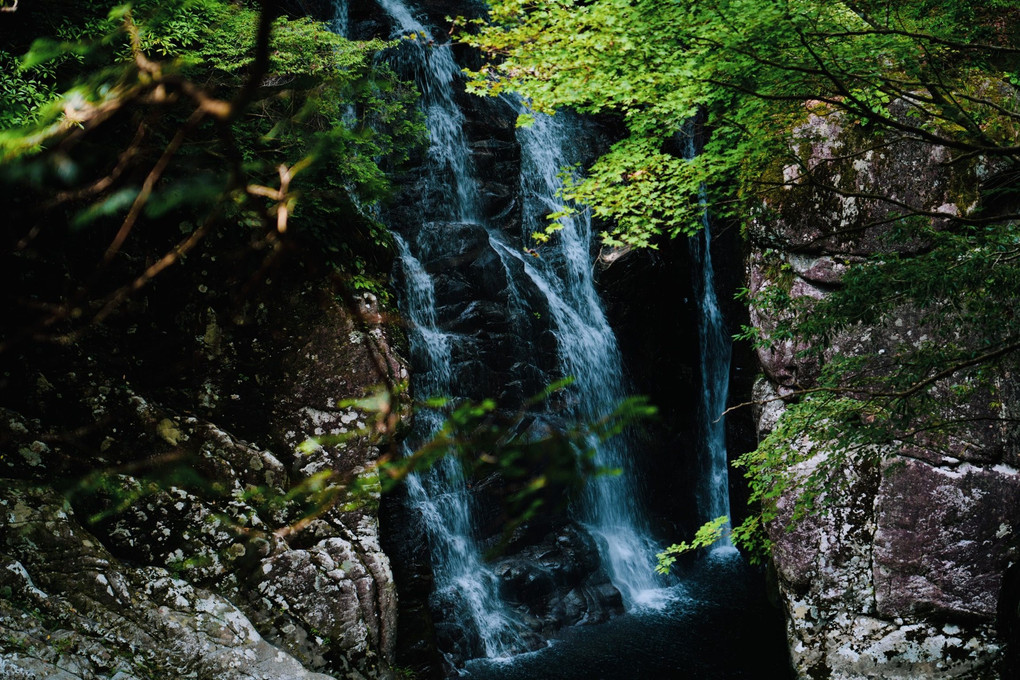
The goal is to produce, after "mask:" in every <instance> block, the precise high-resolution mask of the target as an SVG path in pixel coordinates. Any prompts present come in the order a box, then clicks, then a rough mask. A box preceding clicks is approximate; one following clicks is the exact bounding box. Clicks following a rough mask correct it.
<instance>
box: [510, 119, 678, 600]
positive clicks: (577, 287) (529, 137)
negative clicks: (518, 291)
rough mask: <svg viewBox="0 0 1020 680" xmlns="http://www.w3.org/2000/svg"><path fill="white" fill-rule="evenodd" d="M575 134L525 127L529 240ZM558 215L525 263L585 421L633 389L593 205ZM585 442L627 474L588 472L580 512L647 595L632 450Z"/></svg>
mask: <svg viewBox="0 0 1020 680" xmlns="http://www.w3.org/2000/svg"><path fill="white" fill-rule="evenodd" d="M572 136H573V137H574V138H576V135H572V130H571V129H570V126H569V125H568V124H567V122H566V121H565V120H564V117H563V114H560V115H559V116H558V117H556V118H552V117H549V116H544V115H536V116H535V121H534V123H533V124H532V125H531V126H530V127H528V128H522V129H519V130H518V136H517V137H518V140H519V141H520V144H521V156H522V171H521V189H522V194H523V196H524V202H525V205H524V214H525V217H524V220H523V232H522V239H524V242H525V243H526V242H528V239H530V235H531V234H532V233H533V232H535V231H540V230H541V229H543V228H544V227H545V219H546V215H548V214H549V213H551V212H554V211H558V210H560V208H561V207H562V206H561V201H560V199H559V198H558V196H557V192H558V190H559V188H560V186H561V180H560V178H559V173H560V171H561V169H562V168H563V167H564V166H566V165H568V162H569V160H571V159H569V158H568V156H569V153H568V151H569V148H568V147H569V142H570V139H571V138H572ZM561 223H562V225H563V228H562V229H561V230H560V231H558V232H557V233H556V235H555V236H554V237H553V238H552V239H551V240H550V242H549V244H548V245H546V246H543V247H542V248H541V257H540V258H530V257H527V258H524V259H526V260H528V262H526V266H525V271H526V272H527V275H528V276H529V278H531V280H532V281H533V282H534V283H535V285H536V286H537V287H538V288H539V289H540V290H541V291H542V292H543V293H544V294H545V296H546V298H547V299H548V301H549V312H550V315H551V316H552V322H553V329H554V330H553V332H554V333H555V335H556V339H557V346H558V354H559V357H558V358H559V370H560V373H561V374H562V375H564V376H572V377H573V378H574V380H575V382H574V384H573V385H571V387H570V392H571V396H572V399H571V401H570V403H571V411H572V413H571V414H570V415H571V416H573V417H574V418H575V419H577V420H579V421H582V422H595V421H597V420H599V419H601V418H603V417H605V416H606V415H608V414H609V413H611V412H612V411H613V409H614V408H615V407H616V406H617V405H618V404H619V403H620V401H622V400H623V398H624V397H625V396H626V393H625V387H624V386H625V380H624V377H623V360H622V357H621V356H620V351H619V349H618V347H617V343H616V337H615V335H614V334H613V331H612V329H611V328H610V326H609V322H608V321H607V319H606V315H605V312H604V311H603V309H602V303H601V301H600V300H599V297H598V295H597V293H596V290H595V284H594V281H593V276H592V264H593V263H592V256H591V236H592V234H591V218H590V214H589V213H587V212H584V213H579V214H575V215H572V216H570V217H567V218H564V219H563V220H561ZM588 444H589V445H590V446H591V447H593V448H594V450H595V456H594V463H595V464H596V465H598V466H600V467H604V468H607V469H613V470H619V471H620V474H618V475H602V476H599V477H596V478H595V479H593V480H591V481H590V482H589V483H588V485H587V488H586V493H585V498H584V499H583V501H582V503H581V507H580V508H577V512H578V513H579V515H580V519H581V520H582V522H583V523H584V524H585V526H586V527H587V529H588V530H589V532H590V533H591V534H592V535H593V536H595V537H596V539H597V541H598V544H599V551H600V554H601V557H602V563H603V565H604V566H605V568H606V569H607V571H608V572H609V576H610V580H611V581H612V582H613V585H615V586H616V587H617V588H618V589H619V590H620V592H621V594H622V595H623V597H624V601H625V603H626V604H627V605H628V606H633V605H635V604H643V603H650V602H651V600H650V594H651V593H653V592H656V591H657V589H658V588H659V586H660V584H659V583H658V582H657V580H656V577H655V575H654V559H653V556H654V555H655V553H656V552H657V551H658V548H657V547H656V545H655V543H654V542H653V541H652V540H651V539H650V537H649V536H648V530H647V527H646V526H645V522H644V511H643V509H642V508H641V505H640V498H641V493H640V492H639V490H638V489H637V488H636V485H635V482H634V479H635V470H634V469H633V468H632V465H631V455H632V451H631V450H630V447H629V446H628V442H627V440H626V438H625V437H622V436H621V437H616V438H614V439H612V440H610V441H607V442H602V443H598V442H594V441H592V442H589V443H588Z"/></svg>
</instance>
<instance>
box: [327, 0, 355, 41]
mask: <svg viewBox="0 0 1020 680" xmlns="http://www.w3.org/2000/svg"><path fill="white" fill-rule="evenodd" d="M329 28H330V30H331V31H333V32H334V33H336V34H337V35H339V36H343V37H345V38H346V37H347V36H348V33H349V30H350V26H349V25H348V8H347V0H333V19H332V20H331V21H330V23H329Z"/></svg>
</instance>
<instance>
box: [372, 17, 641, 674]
mask: <svg viewBox="0 0 1020 680" xmlns="http://www.w3.org/2000/svg"><path fill="white" fill-rule="evenodd" d="M379 4H380V6H381V7H382V8H383V9H384V10H385V11H386V12H387V14H389V16H390V17H391V19H392V20H393V22H394V23H395V25H396V26H397V31H396V33H397V34H399V35H400V36H404V37H405V38H404V40H402V45H401V47H400V48H399V49H398V50H397V53H396V55H395V56H394V60H395V62H396V63H395V65H396V67H397V68H398V70H399V71H400V72H402V73H405V74H407V73H409V74H413V77H414V78H415V80H416V82H417V84H418V86H419V88H420V89H421V91H422V106H423V109H424V111H425V114H426V124H427V127H428V130H429V135H430V145H429V152H428V159H427V163H426V166H427V167H426V170H425V174H424V178H423V180H422V184H421V187H420V188H419V191H420V192H421V196H422V199H421V204H420V206H419V208H420V214H419V215H418V219H419V220H420V226H418V227H415V228H411V229H410V231H411V232H413V236H409V237H408V238H406V239H404V238H399V237H398V239H397V243H398V248H399V254H400V261H401V263H402V270H403V273H404V281H405V284H404V293H403V296H402V297H403V301H402V306H403V311H404V314H405V316H406V318H407V319H408V320H409V321H410V322H411V325H412V333H411V335H412V353H413V356H414V360H415V363H416V374H417V377H416V379H415V384H414V388H415V392H416V393H417V394H418V395H420V396H435V395H443V396H453V397H458V396H460V394H463V392H460V393H458V391H459V390H462V389H464V387H465V386H464V385H463V384H461V383H462V381H460V380H458V379H456V378H455V377H454V376H453V374H454V372H455V370H456V366H455V364H456V363H457V359H456V358H455V357H456V356H462V355H464V354H467V352H466V351H465V350H464V345H465V344H466V343H468V342H469V341H468V339H466V338H463V337H461V336H460V335H458V334H456V333H450V332H444V331H442V330H440V327H441V326H443V324H442V323H440V322H439V321H437V314H436V311H435V309H436V304H437V302H436V299H435V292H434V282H433V281H432V280H430V275H429V274H428V273H427V272H426V269H428V268H429V267H430V266H431V267H433V268H435V267H439V268H444V267H445V265H443V264H440V265H437V264H435V263H436V262H441V263H446V262H449V260H443V259H442V258H443V257H444V256H445V255H444V253H447V252H448V251H449V249H450V241H451V240H455V239H457V238H458V235H459V234H467V235H468V236H469V237H471V238H475V237H477V236H479V234H478V229H476V228H475V227H478V228H480V229H481V230H483V231H482V237H483V238H484V240H485V242H486V247H487V249H488V251H489V252H490V253H493V254H494V255H495V257H496V259H494V260H493V261H492V262H491V263H490V265H489V266H490V267H491V266H496V267H499V268H501V270H502V271H501V272H500V277H501V278H500V281H502V282H503V283H502V284H501V285H500V289H501V290H500V291H499V295H500V300H501V301H502V302H501V305H502V306H503V309H502V315H504V316H506V317H508V323H509V324H510V325H511V326H518V325H519V326H521V327H522V328H523V327H525V326H527V327H531V326H532V325H534V323H535V321H534V319H536V318H539V317H541V316H542V315H543V314H548V318H547V319H546V320H545V321H543V322H542V323H544V324H548V326H551V330H552V333H553V335H554V336H555V340H556V343H555V344H556V348H557V356H558V360H557V361H556V367H555V369H554V371H550V373H555V374H558V375H569V376H573V377H574V378H575V383H574V384H573V385H572V386H571V388H570V391H569V398H568V399H569V401H570V403H571V407H570V412H569V413H568V414H567V415H569V416H570V417H571V418H574V419H577V420H582V421H587V422H594V421H596V420H598V419H600V418H603V417H605V416H607V415H608V414H609V413H611V412H612V410H613V409H614V408H615V407H616V406H617V404H618V403H619V401H620V400H621V399H622V398H623V396H624V389H623V382H624V381H623V378H622V365H621V357H620V354H619V350H618V349H617V344H616V340H615V337H614V336H613V333H612V331H611V329H610V327H609V324H608V322H607V321H606V317H605V314H604V313H603V310H602V307H601V303H600V301H599V299H598V296H597V294H596V292H595V287H594V282H593V280H592V271H591V267H592V262H591V256H590V238H591V225H590V221H589V220H588V218H587V217H585V216H576V217H574V218H573V219H568V220H565V224H564V229H563V230H562V232H560V234H558V235H557V238H556V239H555V241H554V245H551V246H550V247H546V248H543V256H542V257H541V258H533V257H531V256H530V255H527V254H525V253H524V251H523V249H522V247H521V245H520V243H528V242H530V236H529V235H530V233H531V232H532V231H534V230H535V229H537V228H540V227H541V225H542V221H543V220H544V216H545V215H546V214H548V213H549V212H551V211H552V210H555V209H557V207H558V205H557V203H556V191H557V189H558V187H559V184H560V182H559V179H558V177H557V174H558V172H559V170H560V167H561V166H562V165H565V164H566V161H567V159H566V154H565V150H564V142H565V140H566V139H567V137H568V130H566V128H565V127H564V126H563V124H561V123H558V122H554V121H553V120H551V119H547V118H541V119H540V120H539V121H538V122H537V123H536V125H535V126H534V127H533V128H532V129H530V130H522V131H520V132H519V135H518V137H519V141H520V144H521V147H522V157H523V160H522V163H523V169H522V170H523V171H522V176H523V177H524V179H523V180H522V190H523V195H524V197H525V203H526V205H525V208H524V209H525V212H526V213H527V214H528V217H527V218H526V219H525V220H524V227H523V231H524V233H523V234H522V235H521V239H522V240H521V241H520V243H518V244H517V245H511V237H510V236H508V235H507V234H504V233H501V232H500V231H499V230H498V229H495V228H493V227H491V226H490V225H488V224H485V222H484V220H483V218H482V210H481V208H480V205H479V201H478V196H479V195H480V191H479V185H478V182H477V179H476V177H475V175H474V172H473V168H472V163H471V154H470V147H469V145H468V142H467V139H466V137H465V134H464V117H463V114H462V112H461V111H460V109H459V108H458V107H457V105H456V102H455V96H454V89H453V85H454V82H455V78H456V77H457V74H458V73H459V67H458V66H457V65H456V63H455V62H454V60H453V56H452V53H451V50H450V46H449V45H448V44H437V43H436V42H435V41H434V39H433V38H432V36H431V34H430V32H429V30H428V29H427V28H426V27H425V26H423V25H422V24H421V23H420V22H418V21H417V20H416V19H415V18H414V16H413V14H412V13H411V12H410V11H409V10H408V8H407V6H405V5H404V4H403V3H401V2H399V1H398V0H380V3H379ZM472 225H474V226H472ZM405 228H406V226H405ZM423 263H424V264H423ZM429 263H432V264H431V265H430V264H429ZM539 309H541V311H538V310H539ZM534 335H535V334H534V333H532V334H528V333H524V332H521V333H520V336H519V340H524V341H526V342H525V343H523V344H525V345H526V343H527V341H531V337H533V336H534ZM458 343H463V344H461V345H458ZM518 344H522V343H520V342H518ZM519 353H520V354H522V355H528V354H535V353H536V350H534V349H530V350H529V349H528V347H526V346H524V347H521V348H520V349H519ZM526 364H527V362H526V361H523V360H522V361H518V362H517V363H516V364H515V366H523V367H524V368H529V366H527V365H526ZM530 368H531V369H532V372H533V373H536V374H541V376H540V379H541V380H543V381H546V380H548V379H550V378H551V377H554V376H553V375H546V374H545V372H544V371H541V370H539V369H538V368H536V367H534V366H530ZM439 422H440V415H439V414H436V413H432V414H427V415H425V414H423V416H420V417H419V425H418V438H419V439H420V440H424V439H425V438H427V437H428V436H429V435H430V434H431V433H432V432H434V431H435V429H436V428H438V427H439ZM590 445H591V447H592V448H593V449H594V450H595V452H596V453H595V459H594V463H595V464H596V465H599V466H602V467H605V468H612V469H621V470H623V474H621V475H618V476H608V475H607V476H601V477H598V478H596V479H595V480H594V481H592V482H591V483H590V484H589V485H588V490H587V497H586V498H585V499H584V501H583V502H582V503H581V507H579V508H577V509H576V512H577V514H578V515H579V519H580V520H581V521H582V523H583V524H584V525H585V526H586V527H587V528H588V529H589V531H590V532H591V533H592V534H593V535H594V536H595V537H596V540H597V543H598V544H599V549H600V553H601V556H602V561H603V564H604V566H605V568H606V570H607V571H608V573H609V576H610V579H611V580H612V582H613V584H614V585H616V586H617V587H618V589H619V590H620V591H621V593H622V594H623V596H624V599H625V602H626V603H627V604H631V605H632V604H637V603H641V602H644V601H646V599H647V593H648V592H650V591H652V590H654V589H656V587H657V585H658V584H657V583H656V578H655V576H654V570H653V567H654V554H655V552H656V547H655V545H654V544H653V543H652V541H651V540H650V539H649V538H648V537H647V529H646V528H645V526H644V522H643V521H642V519H641V516H642V512H641V510H640V508H639V506H638V501H637V499H638V497H639V494H638V493H637V491H636V489H635V488H634V487H633V484H632V481H631V480H632V474H631V473H632V472H633V471H632V470H630V469H629V468H630V465H629V460H628V458H629V454H630V452H629V451H628V450H627V448H626V446H625V444H623V443H621V442H608V443H600V442H594V441H592V442H590ZM408 492H409V496H410V499H411V503H412V505H413V506H414V507H415V509H416V510H417V512H418V513H419V515H420V516H421V517H422V518H423V521H424V523H425V525H426V527H427V531H428V535H429V538H430V544H431V545H430V551H431V554H432V559H433V570H434V574H435V581H436V586H435V588H436V595H435V600H436V603H437V604H438V607H439V608H440V609H442V608H446V609H447V610H451V609H452V610H453V611H454V616H455V617H456V618H457V619H458V620H459V621H462V622H463V624H464V625H465V626H466V627H469V628H471V629H472V631H473V634H477V638H478V641H477V643H476V644H474V645H472V646H473V649H472V650H471V652H470V653H472V654H483V655H486V656H500V655H505V654H509V653H513V652H517V651H521V650H522V649H523V647H524V644H523V642H522V637H521V635H520V633H521V626H520V625H519V624H518V623H517V622H516V621H515V619H514V617H513V616H512V614H511V612H510V611H509V610H508V609H507V608H506V606H505V605H504V603H503V602H502V601H501V600H500V598H499V597H498V579H497V578H496V577H495V575H494V574H492V572H491V571H490V570H488V569H487V568H486V566H485V565H484V564H483V563H482V561H481V559H480V557H479V552H480V551H479V546H478V545H477V541H476V540H475V538H474V535H475V529H474V527H473V526H472V518H471V510H472V506H471V498H470V495H469V493H468V489H467V485H466V482H465V480H464V476H463V473H462V471H461V469H460V467H459V464H458V463H457V462H456V461H455V460H453V459H452V458H451V459H448V460H446V461H444V462H443V463H442V464H441V465H439V466H437V468H436V469H435V470H432V471H429V472H427V473H423V474H421V475H419V476H416V477H415V478H414V479H412V480H411V481H410V483H409V485H408Z"/></svg>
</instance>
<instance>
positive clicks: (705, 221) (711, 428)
mask: <svg viewBox="0 0 1020 680" xmlns="http://www.w3.org/2000/svg"><path fill="white" fill-rule="evenodd" d="M684 133H685V134H686V136H687V145H686V151H687V156H688V157H689V158H693V157H694V155H695V153H696V152H697V148H696V144H695V141H696V135H695V131H694V125H693V124H692V125H689V126H688V127H687V129H686V130H685V131H684ZM701 202H702V206H703V207H704V204H705V200H704V190H702V198H701ZM701 226H702V228H701V232H700V233H698V234H695V235H694V236H692V237H690V239H689V241H688V246H689V250H690V253H691V263H692V265H693V269H692V272H691V275H692V276H691V278H692V282H693V284H694V294H695V297H696V298H697V300H698V310H699V312H700V314H699V317H698V340H699V342H698V346H699V359H700V366H701V383H702V385H701V405H700V406H701V407H700V409H699V411H698V419H699V423H698V424H699V431H700V433H701V437H700V442H699V443H700V448H701V450H700V452H699V453H700V456H699V458H700V467H701V468H702V475H701V481H700V484H699V488H698V510H699V512H700V514H701V518H700V519H701V520H702V521H709V520H713V519H715V518H717V517H722V516H724V515H725V516H727V517H728V516H729V514H730V496H729V474H728V462H727V456H726V422H725V417H724V416H723V412H724V411H725V410H726V400H727V398H728V397H729V386H730V354H731V345H730V338H729V334H728V332H727V328H726V323H725V320H724V319H723V315H722V310H720V309H719V299H718V297H717V296H716V292H715V268H714V267H713V266H712V221H711V219H710V216H709V214H708V210H707V209H703V210H702V213H701ZM726 529H728V526H727V527H726ZM730 546H731V543H730V538H729V532H728V531H724V533H723V538H722V540H721V541H720V542H719V543H717V544H716V549H717V550H718V549H725V548H728V547H730Z"/></svg>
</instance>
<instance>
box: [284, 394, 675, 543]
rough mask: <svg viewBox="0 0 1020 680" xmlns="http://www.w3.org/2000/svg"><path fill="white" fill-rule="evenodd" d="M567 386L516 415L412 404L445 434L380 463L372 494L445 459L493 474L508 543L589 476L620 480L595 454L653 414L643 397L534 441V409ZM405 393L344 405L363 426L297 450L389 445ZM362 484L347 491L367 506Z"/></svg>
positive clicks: (467, 406) (477, 406) (490, 407)
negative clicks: (367, 442) (436, 414)
mask: <svg viewBox="0 0 1020 680" xmlns="http://www.w3.org/2000/svg"><path fill="white" fill-rule="evenodd" d="M572 382H573V380H572V379H570V378H567V379H564V380H560V381H557V382H555V383H553V384H551V385H549V386H548V387H547V388H546V389H545V390H543V391H542V392H540V393H539V394H536V395H534V396H533V397H531V398H530V399H528V400H526V402H525V403H524V404H523V405H522V407H521V410H519V411H517V412H508V411H506V410H503V409H500V408H499V407H498V405H497V403H496V402H495V401H493V400H491V399H487V400H483V401H480V402H472V401H465V402H462V403H451V402H450V401H449V400H447V399H445V398H442V397H439V398H433V399H430V400H427V401H425V402H423V403H420V404H416V405H415V406H414V408H415V410H417V411H422V410H429V411H433V410H439V411H440V412H441V413H442V414H443V415H444V416H445V419H444V421H443V425H442V427H441V428H440V429H439V431H438V432H436V433H435V434H434V435H432V436H431V437H429V439H428V440H427V441H425V442H424V443H422V444H421V445H420V446H418V447H417V448H416V449H415V450H414V451H413V452H412V453H411V454H410V455H407V456H402V455H389V456H386V457H384V458H382V459H381V460H380V463H379V465H378V468H377V470H373V471H372V472H371V473H370V474H369V475H367V476H366V477H365V478H364V480H370V482H369V483H372V484H375V485H377V487H378V488H377V489H375V488H374V489H373V491H375V490H382V491H384V492H385V491H389V490H392V489H393V488H394V486H395V485H397V484H399V483H400V482H402V481H403V480H404V479H405V478H406V477H407V475H409V474H411V473H412V472H414V471H417V470H423V469H427V468H428V467H430V466H433V465H435V464H436V463H437V462H438V461H439V460H440V459H442V458H444V457H447V456H455V457H457V458H458V459H459V460H460V462H461V464H462V465H463V468H464V470H465V472H466V474H467V476H468V478H469V479H485V478H487V477H489V476H490V475H493V474H495V473H498V475H499V478H500V479H501V483H502V484H504V485H505V487H506V489H505V491H506V493H505V495H504V498H505V504H506V514H507V517H508V518H509V520H508V521H507V523H506V524H505V526H504V527H503V538H504V539H509V537H510V535H511V534H512V533H513V532H514V530H515V529H516V528H517V527H518V526H520V525H521V524H522V523H524V522H526V521H528V520H530V519H533V518H534V517H536V516H537V515H539V514H540V513H548V512H553V511H562V510H563V509H564V508H565V507H566V506H567V503H568V502H569V501H570V500H571V498H573V497H575V496H576V494H577V493H578V492H580V490H581V489H582V488H583V486H584V484H585V483H586V482H587V481H588V480H589V479H590V478H591V477H593V476H595V475H606V474H619V470H614V469H608V468H601V467H599V466H597V465H595V463H594V456H595V447H596V446H598V445H601V444H602V443H604V442H606V441H608V440H609V439H612V438H613V437H616V436H619V435H621V434H622V433H624V432H625V431H626V430H627V429H628V428H630V427H633V426H634V425H635V424H637V423H640V422H642V421H644V420H647V419H648V418H651V417H653V416H654V415H655V412H656V409H655V407H653V406H651V405H650V404H648V403H647V400H646V399H645V398H643V397H631V398H628V399H626V400H624V401H622V402H621V403H620V404H619V405H618V406H617V408H616V409H615V410H614V411H613V412H612V413H610V414H608V415H606V416H605V417H603V418H601V419H599V420H597V421H595V422H581V423H574V424H573V425H572V426H571V427H570V428H567V429H566V430H564V431H559V430H547V431H543V432H542V433H541V435H540V436H536V435H535V433H534V432H532V430H531V429H529V427H528V426H527V425H528V423H529V422H531V421H532V420H533V418H534V416H533V413H534V409H535V408H536V407H539V406H541V405H542V404H544V403H545V402H546V401H548V400H549V399H551V398H553V397H554V396H555V395H557V394H558V393H559V392H561V391H562V390H564V389H565V388H567V387H568V386H569V385H570V384H571V383H572ZM402 391H403V388H402V387H398V388H397V389H395V390H394V389H392V388H380V389H379V390H377V391H376V392H374V393H373V394H371V395H369V396H367V397H365V398H363V399H356V400H349V401H344V402H341V403H340V404H339V406H340V407H341V408H351V407H353V408H357V409H359V410H361V411H362V412H363V413H364V422H365V425H364V426H363V427H361V428H356V429H352V431H350V432H347V433H344V434H339V435H324V436H319V437H314V438H311V439H309V440H307V441H305V442H304V443H303V444H302V445H301V450H302V451H304V452H310V451H312V450H314V449H315V448H317V447H319V446H324V445H333V444H338V443H344V442H347V441H350V440H352V439H354V438H357V437H373V438H375V439H376V440H377V441H378V440H379V438H380V435H382V438H383V439H388V438H389V437H390V435H391V429H390V428H388V427H386V426H385V423H386V421H387V419H388V418H389V417H390V414H392V413H393V411H394V408H395V400H397V399H399V398H400V395H401V393H402ZM364 480H361V479H359V480H355V481H354V482H353V484H351V485H350V486H349V487H348V489H347V493H348V494H351V497H352V498H353V499H355V502H365V500H366V499H367V498H368V497H370V496H371V494H370V493H366V489H365V487H364V484H365V483H366V482H365V481H364Z"/></svg>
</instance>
